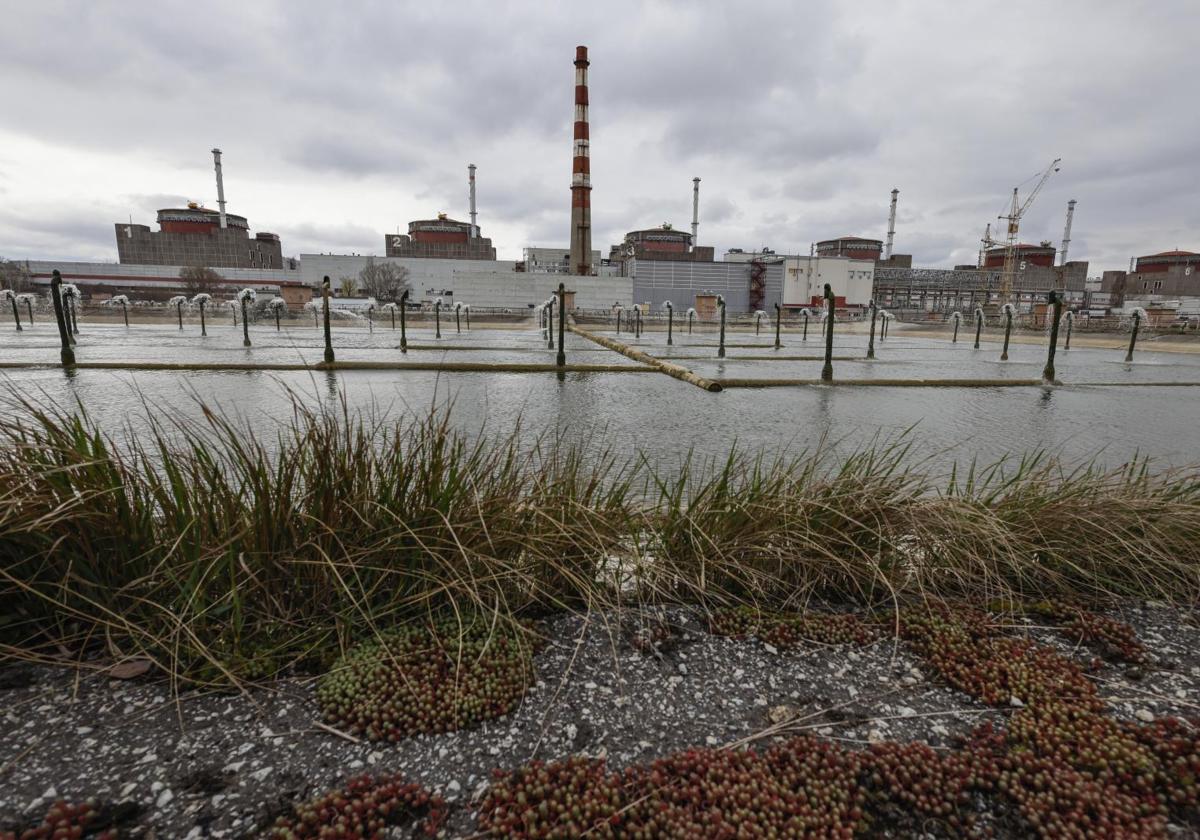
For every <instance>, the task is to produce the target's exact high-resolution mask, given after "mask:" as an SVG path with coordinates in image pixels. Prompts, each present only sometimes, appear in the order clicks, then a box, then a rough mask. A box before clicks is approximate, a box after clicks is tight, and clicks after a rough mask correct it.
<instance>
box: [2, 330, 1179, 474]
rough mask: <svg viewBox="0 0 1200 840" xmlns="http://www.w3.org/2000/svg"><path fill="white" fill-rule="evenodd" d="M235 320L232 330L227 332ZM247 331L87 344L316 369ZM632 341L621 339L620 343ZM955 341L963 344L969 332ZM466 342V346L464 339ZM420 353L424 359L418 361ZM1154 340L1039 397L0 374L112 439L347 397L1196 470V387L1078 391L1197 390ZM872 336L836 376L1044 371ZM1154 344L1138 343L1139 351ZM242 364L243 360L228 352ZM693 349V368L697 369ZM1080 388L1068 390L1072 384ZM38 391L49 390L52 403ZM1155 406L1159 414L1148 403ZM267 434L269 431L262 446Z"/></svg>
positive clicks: (354, 404) (765, 351)
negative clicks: (150, 411) (246, 343)
mask: <svg viewBox="0 0 1200 840" xmlns="http://www.w3.org/2000/svg"><path fill="white" fill-rule="evenodd" d="M222 323H223V324H224V323H227V322H222ZM52 330H54V327H53V325H52V324H51V325H43V324H41V323H39V324H37V325H36V327H35V328H33V329H30V330H27V331H25V332H23V333H20V334H17V333H15V332H13V333H12V334H10V335H4V336H0V352H2V353H3V358H5V359H6V360H13V361H37V362H43V363H45V362H56V361H57V353H58V345H57V335H56V332H55V331H52ZM252 332H254V333H255V334H254V341H255V346H254V348H253V349H252V350H251V351H245V350H243V348H242V347H241V346H240V330H235V329H231V328H229V327H228V326H227V327H226V328H225V329H223V330H221V331H220V333H221V335H219V336H217V335H215V333H216V330H212V331H211V333H214V334H210V337H209V339H207V340H206V341H201V340H200V337H199V335H196V334H191V333H188V332H186V331H185V333H184V334H179V332H178V330H177V329H176V328H175V327H174V325H171V326H170V328H165V327H164V328H151V327H138V328H136V329H134V330H131V331H130V333H126V332H125V331H124V329H123V328H122V329H119V330H118V329H114V328H110V327H107V326H106V325H99V324H96V325H89V329H88V333H87V335H86V337H85V338H84V339H83V340H81V342H80V347H79V349H78V351H77V352H78V353H79V357H80V360H81V361H84V360H88V359H108V360H124V359H132V360H139V359H140V360H147V361H221V360H228V359H231V358H245V357H249V358H252V359H254V360H260V361H264V360H266V361H270V360H273V361H279V362H297V361H301V360H303V361H308V362H317V361H320V356H321V350H322V345H321V340H320V333H319V331H316V330H313V329H312V328H311V327H309V326H307V322H305V327H304V328H302V329H296V328H293V329H291V330H284V331H283V333H281V334H276V333H275V330H274V324H270V325H269V327H267V328H263V327H260V328H259V330H258V331H257V332H255V328H254V327H252ZM411 333H412V342H413V346H412V347H410V349H411V350H412V352H410V354H409V356H410V358H412V357H415V358H416V359H419V360H430V361H432V360H434V359H444V360H446V361H449V362H453V361H457V360H464V361H466V360H472V361H473V360H479V361H521V362H528V361H552V360H553V358H554V351H552V350H548V349H546V347H545V342H544V341H542V340H541V337H540V334H539V333H538V331H536V330H533V329H526V330H496V329H486V328H482V327H475V328H474V329H472V332H471V334H470V344H469V345H468V344H467V335H466V334H465V333H464V334H463V336H461V337H459V339H461V343H462V345H463V346H470V347H471V348H473V349H470V350H463V351H453V350H447V349H446V348H445V346H444V345H443V346H441V347H437V348H436V349H433V348H432V347H431V345H432V344H433V340H432V336H433V329H432V325H430V328H429V329H425V328H424V327H423V326H417V327H415V328H414V329H413V330H411ZM627 337H628V336H627V335H626V334H625V333H622V340H625V339H626V338H627ZM714 337H715V336H712V335H705V334H704V333H702V332H701V325H700V324H699V323H698V324H697V325H696V335H695V336H694V337H693V338H691V339H688V337H687V335H686V334H685V333H682V331H681V332H680V333H679V334H677V335H676V336H675V339H676V344H675V346H674V348H673V352H672V355H677V356H682V357H684V358H682V359H681V360H680V361H679V363H680V364H682V365H684V366H686V367H689V368H691V369H693V370H695V372H696V373H697V374H699V375H701V376H708V377H717V378H720V377H724V376H728V377H737V378H743V377H745V378H772V379H786V378H798V379H814V378H816V377H817V376H818V375H819V371H820V365H821V362H820V360H819V357H818V356H816V354H815V353H812V355H814V359H812V360H794V361H789V360H779V359H774V360H768V361H763V360H755V359H757V358H758V357H769V356H770V355H772V353H773V352H774V351H773V348H772V347H770V346H769V345H764V346H763V347H761V348H760V347H756V346H753V345H754V340H753V336H752V335H751V336H747V335H745V334H741V333H737V334H734V335H733V336H731V341H730V344H729V356H728V357H727V358H725V359H724V360H721V361H717V360H716V359H715V358H714V353H715V341H713V340H712V339H713V338H714ZM960 338H961V336H960ZM459 339H456V342H455V343H456V344H458V343H459ZM785 340H790V341H791V342H792V344H793V345H794V348H795V351H796V352H795V355H800V354H801V353H802V352H807V351H812V350H815V348H814V346H813V345H812V344H811V342H810V343H809V344H808V345H802V344H801V343H800V341H799V337H798V336H797V335H795V334H791V335H788V334H785ZM665 341H666V337H665V333H663V334H660V333H656V332H650V333H645V334H644V335H643V337H642V339H641V340H640V342H639V343H640V344H641V345H642V346H644V347H646V348H647V349H648V350H650V351H651V352H655V353H659V354H666V352H667V348H666V345H665ZM423 344H424V345H425V346H426V347H427V348H429V349H425V350H421V349H420V348H421V346H422V345H423ZM335 345H336V346H337V348H338V356H339V359H343V358H345V359H354V358H362V359H375V360H380V359H384V360H399V359H400V358H401V357H400V355H399V353H398V351H397V349H396V346H395V337H394V336H393V335H391V331H390V330H382V329H381V330H380V331H378V332H377V333H376V334H375V335H374V336H372V335H370V334H368V332H367V331H366V330H365V329H363V330H361V331H352V330H341V331H336V330H335ZM1151 346H1152V342H1149V341H1147V342H1145V343H1144V344H1142V345H1140V346H1139V353H1138V357H1137V361H1136V362H1135V363H1132V364H1126V363H1123V362H1122V359H1121V357H1122V355H1123V352H1124V351H1123V349H1117V350H1111V349H1107V350H1098V349H1096V348H1090V347H1079V346H1073V347H1072V349H1071V352H1070V354H1069V356H1066V355H1065V354H1064V355H1063V356H1060V357H1059V358H1058V359H1056V366H1057V367H1058V377H1059V379H1061V380H1062V381H1063V382H1065V383H1067V385H1066V386H1065V387H1062V388H1054V389H1040V391H1039V392H1038V393H1036V394H1034V393H1031V391H1030V390H1029V389H1024V388H1020V389H1008V388H989V389H967V388H942V389H900V388H887V387H871V388H838V387H836V386H835V387H829V386H824V387H807V388H763V389H727V390H726V391H724V392H723V393H720V394H709V393H707V392H704V391H701V390H700V389H698V388H695V387H694V386H691V385H688V384H686V383H682V382H679V381H677V380H675V379H672V378H670V377H666V376H663V375H660V374H650V373H636V374H635V373H625V374H621V373H566V372H555V373H553V374H549V373H546V374H516V373H473V372H471V373H465V372H464V373H439V372H436V371H412V370H405V371H340V372H334V371H316V370H310V371H280V372H262V371H192V372H188V373H186V374H180V373H173V372H167V371H145V372H130V371H104V370H75V371H63V370H61V369H58V368H41V369H24V370H9V371H6V372H0V379H3V380H6V381H8V382H10V383H12V384H13V385H14V386H15V387H16V388H18V389H19V391H20V392H21V393H24V394H27V395H29V396H31V397H32V398H34V399H36V400H38V401H41V400H43V399H50V400H53V401H55V402H57V403H59V404H60V405H63V406H71V405H73V404H74V403H75V402H76V401H78V402H79V403H80V404H82V405H84V406H86V407H87V408H88V410H89V411H91V412H92V413H93V415H94V416H95V417H96V418H97V419H98V420H100V421H101V422H102V423H103V424H104V425H105V427H106V428H113V429H116V428H120V427H121V426H122V424H124V423H125V422H127V421H132V422H136V417H137V416H138V415H139V414H140V413H141V412H142V401H143V399H144V400H146V401H147V402H149V403H151V404H153V405H156V406H158V407H159V408H161V409H162V410H164V411H165V412H168V413H170V414H172V415H175V416H181V417H197V416H199V412H198V408H197V406H196V404H195V402H194V400H193V399H192V398H191V395H194V397H195V398H196V399H199V400H203V401H205V402H208V403H216V404H219V405H220V406H222V407H223V408H224V409H225V410H227V411H233V412H240V413H242V414H243V415H244V416H246V417H252V418H254V419H255V421H256V422H263V423H265V422H267V421H269V420H272V419H274V420H286V419H287V418H288V417H289V416H290V414H291V396H290V393H289V392H294V393H295V394H296V395H297V398H298V399H299V400H300V401H301V402H303V403H304V404H307V405H313V406H319V405H320V406H329V407H337V406H339V404H340V402H341V400H342V399H343V398H344V399H345V401H346V403H347V405H348V407H349V408H350V410H351V411H357V410H364V411H374V412H376V413H378V414H380V415H383V416H395V417H398V416H400V415H403V414H423V413H424V412H426V411H428V410H429V409H430V408H431V407H440V408H445V407H449V406H452V407H453V409H452V411H453V422H454V423H455V424H456V425H457V426H459V427H460V428H462V429H464V430H466V431H469V432H476V431H478V430H480V429H483V430H486V431H490V432H493V433H497V434H504V433H507V432H510V431H512V429H514V428H516V426H517V424H518V423H520V424H521V425H522V427H523V430H524V432H526V433H528V434H529V437H530V439H531V440H532V439H533V438H534V437H535V436H536V435H537V434H539V433H542V432H547V431H549V432H558V431H561V432H563V433H564V434H565V435H567V437H568V438H570V437H572V436H573V437H575V438H576V439H579V440H592V442H593V443H597V444H600V443H602V444H604V445H606V446H608V447H610V448H611V449H613V450H616V451H621V452H635V451H642V452H646V453H648V454H650V456H651V457H652V458H655V459H659V458H666V459H669V460H672V461H673V460H675V459H678V458H680V457H683V456H684V455H685V454H686V453H687V452H689V451H692V450H694V451H695V452H696V453H697V454H699V455H701V456H711V457H721V456H722V455H723V454H724V453H725V452H727V451H728V447H729V446H730V444H731V443H732V442H734V441H737V443H738V445H739V446H741V447H744V448H748V449H764V450H767V451H769V452H770V453H772V454H774V453H779V454H782V455H786V454H788V453H794V452H797V451H799V450H802V449H805V448H808V447H811V446H812V445H813V444H814V442H815V441H817V440H819V439H821V438H822V436H826V437H828V438H830V439H832V440H835V441H840V442H841V445H842V447H843V448H852V447H853V446H855V445H861V444H862V443H866V442H870V441H872V440H876V439H878V438H879V437H883V438H889V437H894V436H896V435H899V434H903V433H904V432H905V430H908V429H912V430H913V433H912V437H911V440H912V442H913V445H914V456H919V457H928V458H933V459H934V460H935V461H936V462H938V463H941V464H943V465H947V464H949V462H950V461H952V460H958V461H963V460H969V459H972V458H979V459H980V460H981V461H990V460H995V459H996V458H999V457H1003V456H1005V455H1013V454H1016V455H1019V454H1022V453H1026V452H1029V451H1031V450H1035V449H1046V450H1049V451H1052V452H1058V453H1061V454H1063V455H1064V456H1065V457H1067V458H1070V459H1074V460H1086V459H1090V458H1093V457H1096V456H1097V455H1098V454H1099V455H1102V459H1103V461H1104V462H1106V463H1110V464H1119V463H1121V462H1122V461H1124V460H1127V459H1128V458H1130V457H1132V456H1133V455H1134V454H1135V453H1138V452H1141V453H1146V454H1149V455H1151V456H1153V457H1155V458H1158V459H1161V460H1162V461H1163V462H1164V463H1172V464H1182V463H1189V462H1191V461H1193V460H1196V459H1197V455H1196V454H1195V453H1197V452H1200V432H1197V430H1196V428H1195V424H1194V422H1192V420H1191V418H1194V417H1195V416H1197V414H1200V388H1169V389H1166V388H1163V389H1155V388H1145V387H1138V386H1136V385H1131V386H1130V387H1121V388H1110V389H1096V388H1089V387H1080V386H1079V384H1078V383H1087V382H1122V383H1138V382H1147V381H1164V382H1167V381H1170V382H1180V381H1200V357H1198V356H1192V355H1187V354H1181V353H1162V352H1154V351H1153V350H1151V349H1149V348H1150V347H1151ZM865 347H866V337H865V336H857V335H853V334H845V335H841V334H839V337H838V340H837V344H836V346H835V348H834V353H835V355H851V356H854V355H858V356H859V357H860V358H859V359H858V360H852V361H840V360H839V361H838V363H837V367H836V375H837V377H838V378H839V379H855V378H868V377H876V378H878V377H887V378H918V377H921V378H956V377H957V378H971V377H1001V376H1002V377H1008V378H1021V379H1034V378H1038V377H1039V375H1040V371H1041V367H1042V364H1043V362H1044V349H1045V348H1044V347H1041V346H1032V345H1014V346H1013V347H1012V350H1011V355H1012V360H1011V361H1009V362H1007V363H1000V362H998V361H997V360H996V359H995V355H996V353H995V351H996V350H997V349H998V345H997V343H996V342H995V341H993V342H990V343H988V342H986V341H985V347H984V349H983V350H981V351H979V352H975V351H973V350H971V343H970V342H967V341H962V340H960V342H959V343H958V344H957V345H952V344H950V342H949V341H948V340H947V341H944V342H939V341H933V340H928V339H915V338H911V337H906V336H905V335H904V334H903V333H902V332H899V331H897V332H896V333H894V334H889V336H888V342H887V345H886V348H881V349H880V355H881V356H882V357H883V358H880V359H878V360H876V361H875V362H872V363H869V364H868V363H867V362H866V361H865V360H864V359H862V358H861V357H862V356H863V355H865ZM1142 348H1146V349H1142ZM567 349H568V351H569V359H570V360H571V361H579V362H595V363H604V364H618V365H624V364H633V362H631V361H630V360H628V359H626V358H625V357H623V356H620V355H618V354H616V353H612V352H609V351H606V350H603V349H600V348H598V347H597V346H596V345H594V344H592V343H591V342H588V341H586V340H585V339H581V338H579V337H577V336H571V335H568V336H567ZM232 354H237V355H232ZM689 356H690V358H689ZM1073 383H1074V384H1073ZM43 394H44V395H45V396H42V395H43ZM1147 406H1151V407H1152V408H1153V410H1147ZM266 437H269V436H268V435H265V434H264V438H266Z"/></svg>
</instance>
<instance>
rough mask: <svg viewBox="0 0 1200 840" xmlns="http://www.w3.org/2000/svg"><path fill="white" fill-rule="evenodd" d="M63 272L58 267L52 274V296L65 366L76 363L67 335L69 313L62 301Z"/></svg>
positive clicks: (61, 357) (60, 352) (61, 356)
mask: <svg viewBox="0 0 1200 840" xmlns="http://www.w3.org/2000/svg"><path fill="white" fill-rule="evenodd" d="M61 287H62V274H60V273H59V271H58V269H57V268H56V269H54V273H53V274H52V275H51V276H50V297H51V298H52V299H53V301H54V320H55V321H57V322H58V340H59V341H60V342H61V343H62V349H61V350H60V351H59V358H60V359H62V364H63V367H68V366H71V365H74V364H75V351H74V350H72V349H71V338H70V336H69V335H67V313H66V307H64V306H63V301H62V292H61Z"/></svg>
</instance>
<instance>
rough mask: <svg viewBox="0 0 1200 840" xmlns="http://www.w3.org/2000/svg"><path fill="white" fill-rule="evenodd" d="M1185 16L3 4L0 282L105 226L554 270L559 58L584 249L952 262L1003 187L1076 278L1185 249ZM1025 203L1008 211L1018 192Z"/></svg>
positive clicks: (92, 254)
mask: <svg viewBox="0 0 1200 840" xmlns="http://www.w3.org/2000/svg"><path fill="white" fill-rule="evenodd" d="M1197 31H1200V2H1198V0H1148V1H1145V2H1133V1H1132V0H1123V2H1111V0H1078V2H1075V1H1074V0H1055V2H1052V3H1045V2H1042V0H1036V1H1035V2H1025V0H1009V1H1008V2H1006V3H995V2H987V3H984V2H975V1H974V0H946V2H941V0H857V2H854V3H846V2H842V3H838V2H835V0H829V2H819V1H817V0H810V1H809V2H800V1H799V0H795V1H794V2H738V3H734V2H703V1H702V0H686V2H679V3H674V2H647V3H615V2H610V1H609V0H604V2H594V3H592V4H588V5H587V6H584V4H581V3H575V2H571V3H562V2H545V3H537V2H502V0H486V2H479V3H475V2H464V1H463V0H459V2H454V3H441V2H432V0H426V2H421V3H408V2H373V3H331V2H324V1H323V2H307V0H304V1H303V2H302V1H301V0H290V2H279V3H268V2H260V1H256V2H249V3H247V2H244V0H242V2H221V1H220V0H206V2H204V3H196V2H184V3H173V2H162V1H161V0H160V2H155V3H141V2H129V1H128V0H125V2H112V3H109V2H92V3H78V2H62V3H57V2H49V0H39V2H36V3H32V2H25V3H20V2H11V3H6V4H5V15H4V25H3V27H0V103H2V105H3V107H0V256H5V257H9V258H24V257H29V258H60V259H64V260H67V259H102V260H115V259H116V247H115V244H114V236H113V223H114V222H125V221H128V220H129V219H130V218H132V219H133V221H134V222H136V223H141V224H149V225H153V223H154V212H155V210H157V209H158V208H160V207H166V206H177V205H179V204H180V203H181V202H184V201H187V200H196V201H200V202H202V203H204V204H206V205H207V206H210V207H215V206H216V188H215V186H214V182H213V171H212V159H211V155H210V154H209V149H211V148H212V147H213V146H220V147H221V148H222V149H223V150H224V153H225V154H224V164H225V190H226V198H227V199H228V202H229V210H230V211H231V212H235V213H240V214H242V215H245V216H247V217H248V218H249V220H250V224H251V227H252V229H253V230H256V231H258V230H269V231H274V232H276V233H278V234H280V236H281V237H282V239H283V246H284V253H285V254H300V253H313V252H329V251H332V252H336V253H380V252H381V251H382V248H383V235H384V233H386V232H394V231H396V230H397V229H399V230H401V231H404V230H406V225H407V223H408V222H409V221H410V220H413V219H418V218H428V217H430V216H432V215H433V214H434V213H436V212H438V211H444V212H447V213H449V214H450V215H451V216H454V217H456V218H460V219H466V218H467V180H466V179H467V173H466V166H467V164H468V163H472V162H473V163H475V164H477V165H478V167H479V172H478V203H479V214H480V215H479V224H480V227H481V228H482V231H483V234H484V235H485V236H490V237H492V239H493V241H494V242H495V244H496V246H497V249H498V251H499V255H500V257H501V258H502V259H516V258H519V257H520V252H521V248H522V247H523V246H526V245H542V246H563V245H565V244H566V243H567V241H568V238H567V237H568V231H569V213H570V194H569V186H570V171H571V120H572V119H573V116H572V113H573V111H572V107H573V106H572V103H573V92H574V89H573V85H574V76H573V68H572V60H573V58H574V51H575V45H576V44H586V45H587V46H588V47H589V50H590V53H591V60H592V66H591V70H590V73H591V105H592V113H591V116H592V125H591V130H592V178H593V184H594V189H593V192H592V208H593V222H594V232H593V244H594V246H595V247H597V248H600V249H601V250H602V251H604V252H605V255H607V249H608V246H609V245H611V244H613V243H615V242H617V241H619V240H620V238H621V237H622V235H623V234H624V232H625V231H628V230H633V229H637V228H643V227H649V226H653V225H658V224H661V223H662V222H664V221H667V222H672V223H673V224H675V225H676V226H677V227H684V226H686V225H687V224H688V223H689V222H690V216H691V187H692V178H693V176H700V177H701V178H702V179H703V182H702V184H701V194H700V203H701V219H700V237H699V240H700V242H701V244H709V245H713V246H715V247H716V249H717V253H718V254H721V253H723V252H724V251H725V250H726V249H727V248H730V247H740V248H746V249H751V248H759V247H762V246H764V245H765V246H768V247H771V248H774V249H776V250H777V251H789V252H795V251H801V252H805V253H807V251H808V247H809V243H810V242H812V241H815V240H819V239H825V238H830V237H834V236H838V235H843V234H857V235H861V236H871V237H876V238H881V239H882V238H883V237H884V235H885V233H886V229H887V211H888V201H889V197H890V196H889V193H890V191H891V189H892V188H893V187H898V188H899V189H900V210H899V218H898V222H897V231H896V251H897V252H898V253H912V254H914V255H915V261H916V264H918V265H924V266H931V267H944V266H951V265H954V264H955V263H960V262H973V261H974V259H975V255H976V253H977V251H978V248H979V238H980V236H981V234H982V233H983V228H984V225H985V224H986V223H987V222H989V221H994V220H995V218H996V216H997V215H998V214H999V213H1000V212H1002V211H1003V210H1005V208H1006V205H1007V201H1008V196H1009V193H1010V191H1011V189H1012V187H1014V186H1016V185H1018V184H1020V183H1022V182H1026V181H1027V180H1028V179H1030V177H1031V176H1033V175H1035V174H1036V173H1037V172H1039V171H1040V170H1041V169H1043V168H1045V166H1046V165H1047V164H1048V163H1049V162H1050V161H1051V160H1052V159H1053V158H1055V157H1062V158H1063V163H1062V170H1061V171H1060V172H1059V173H1058V174H1056V175H1054V176H1053V177H1052V178H1051V180H1050V182H1049V183H1048V184H1047V186H1046V188H1045V189H1044V190H1043V192H1042V193H1041V195H1039V196H1038V198H1037V200H1036V202H1035V203H1034V204H1033V206H1032V208H1031V209H1030V211H1029V213H1028V215H1027V216H1026V219H1025V221H1024V223H1023V225H1022V236H1021V238H1022V239H1023V240H1026V241H1038V240H1041V239H1051V240H1054V242H1055V244H1056V245H1057V244H1059V240H1060V239H1061V237H1062V229H1063V222H1064V217H1065V212H1066V203H1067V200H1068V199H1071V198H1075V199H1078V201H1079V206H1078V208H1077V210H1076V215H1075V228H1074V236H1073V241H1072V245H1071V256H1072V257H1074V258H1078V259H1087V260H1090V261H1091V273H1093V274H1098V273H1099V272H1100V271H1101V270H1103V269H1106V268H1122V267H1126V266H1127V265H1128V262H1129V257H1130V256H1132V255H1135V254H1143V253H1151V252H1155V251H1159V250H1163V249H1167V248H1174V247H1180V248H1187V249H1194V250H1200V161H1198V154H1197V153H1198V151H1200V150H1198V148H1197V140H1198V138H1200V108H1197V107H1196V101H1197V100H1196V90H1197V86H1198V84H1200V50H1197V48H1196V32H1197ZM1032 183H1033V181H1029V183H1028V184H1027V186H1032Z"/></svg>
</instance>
